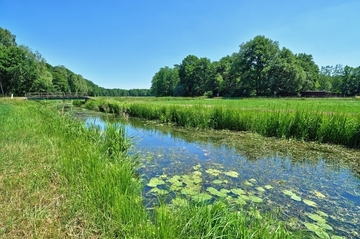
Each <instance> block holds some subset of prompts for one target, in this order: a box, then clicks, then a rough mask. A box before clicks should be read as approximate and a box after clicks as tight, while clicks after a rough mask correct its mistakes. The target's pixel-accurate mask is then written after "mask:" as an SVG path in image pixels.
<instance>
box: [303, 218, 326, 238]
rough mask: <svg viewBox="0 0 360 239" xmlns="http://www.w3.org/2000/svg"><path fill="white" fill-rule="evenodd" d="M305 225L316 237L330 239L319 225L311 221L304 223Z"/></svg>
mask: <svg viewBox="0 0 360 239" xmlns="http://www.w3.org/2000/svg"><path fill="white" fill-rule="evenodd" d="M304 225H305V227H306V228H307V229H308V230H309V231H312V232H314V233H315V234H316V235H317V236H318V237H320V238H324V239H330V236H329V234H327V233H326V232H325V231H324V230H323V229H322V228H321V227H319V226H318V225H316V224H313V223H308V222H306V223H304Z"/></svg>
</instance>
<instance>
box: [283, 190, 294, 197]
mask: <svg viewBox="0 0 360 239" xmlns="http://www.w3.org/2000/svg"><path fill="white" fill-rule="evenodd" d="M282 192H283V194H285V195H288V196H290V197H291V196H293V195H296V194H295V193H293V192H291V191H290V190H283V191H282Z"/></svg>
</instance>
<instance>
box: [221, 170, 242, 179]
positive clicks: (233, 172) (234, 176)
mask: <svg viewBox="0 0 360 239" xmlns="http://www.w3.org/2000/svg"><path fill="white" fill-rule="evenodd" d="M224 174H225V175H227V176H229V177H232V178H237V177H239V173H238V172H235V171H229V172H225V173H224Z"/></svg>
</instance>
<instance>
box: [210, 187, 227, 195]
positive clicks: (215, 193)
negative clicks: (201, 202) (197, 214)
mask: <svg viewBox="0 0 360 239" xmlns="http://www.w3.org/2000/svg"><path fill="white" fill-rule="evenodd" d="M206 191H208V192H209V193H211V194H212V195H215V196H218V197H226V195H227V193H225V192H221V191H219V190H217V189H216V188H213V187H208V188H207V189H206Z"/></svg>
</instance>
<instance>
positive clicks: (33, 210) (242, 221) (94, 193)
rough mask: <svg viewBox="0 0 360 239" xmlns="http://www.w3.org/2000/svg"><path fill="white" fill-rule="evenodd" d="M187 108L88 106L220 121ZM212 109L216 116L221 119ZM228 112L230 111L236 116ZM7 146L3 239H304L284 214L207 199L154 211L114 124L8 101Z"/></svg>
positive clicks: (2, 108)
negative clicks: (91, 123)
mask: <svg viewBox="0 0 360 239" xmlns="http://www.w3.org/2000/svg"><path fill="white" fill-rule="evenodd" d="M185 101H186V100H181V102H182V103H184V105H182V106H179V105H176V104H175V103H170V100H169V102H164V101H160V102H155V103H154V102H150V101H147V102H146V104H144V102H140V103H139V102H138V100H137V101H132V102H130V101H129V100H120V101H118V100H114V99H112V100H96V101H89V102H88V103H87V104H86V105H85V106H86V107H87V108H92V109H97V110H101V111H108V112H114V113H118V114H121V113H124V112H125V113H129V114H130V115H134V116H138V117H144V118H145V116H146V117H149V118H151V119H158V120H162V121H164V122H174V123H177V124H178V125H182V123H181V122H182V121H181V117H184V116H183V115H182V114H183V113H181V112H182V111H184V112H187V115H190V116H192V117H195V110H196V111H198V114H200V115H201V116H202V117H204V118H198V119H197V120H198V121H193V119H192V120H188V119H186V120H185V121H184V124H183V125H184V126H193V127H199V125H201V124H202V125H203V126H202V128H206V127H209V126H210V125H211V124H209V123H207V124H205V123H204V119H207V120H206V122H208V120H209V119H210V118H205V117H209V116H211V115H207V114H210V113H206V112H207V111H206V109H211V107H209V105H197V104H196V105H195V104H190V105H189V104H188V103H189V102H185ZM200 102H207V101H200ZM214 102H215V101H214ZM234 102H238V101H234ZM204 104H205V103H204ZM141 106H143V108H142V107H141ZM229 107H230V106H229ZM175 109H180V111H176V110H175ZM214 109H217V110H218V111H217V113H218V114H219V117H220V116H223V113H222V111H219V110H220V109H219V108H218V106H214ZM212 110H213V109H211V110H209V111H208V112H211V114H214V112H213V111H212ZM223 110H224V111H225V112H228V114H229V112H230V111H228V108H227V107H224V108H223ZM158 111H160V112H161V114H157V116H159V117H160V116H161V117H164V118H156V117H155V116H154V112H158ZM189 112H190V113H189ZM177 114H178V117H179V118H176V117H177ZM319 114H320V113H319ZM224 115H225V116H226V114H224ZM225 116H224V117H225ZM212 117H214V115H212ZM229 117H230V118H229V119H231V117H232V116H231V115H230V116H229ZM343 117H347V116H343ZM225 118H226V117H225ZM170 119H172V120H170ZM229 119H226V120H229ZM174 120H175V121H174ZM176 120H178V122H176ZM195 122H197V124H195ZM210 122H211V121H210ZM225 122H227V121H223V122H222V123H223V124H225ZM220 123H221V121H217V123H216V124H214V121H213V122H212V125H213V126H214V125H218V127H217V128H221V127H220V125H221V124H220ZM234 125H235V124H234ZM0 145H1V147H0V237H1V238H73V237H76V238H164V239H168V238H299V237H301V235H302V233H301V232H290V231H289V230H288V229H287V228H286V226H285V225H284V224H283V223H282V222H280V221H279V220H278V219H277V216H276V212H269V213H268V214H265V215H261V216H259V215H258V214H257V213H254V211H251V210H250V211H244V210H242V209H241V208H238V207H233V206H232V205H230V204H228V203H227V202H226V201H221V200H220V201H216V202H214V203H211V204H210V203H208V202H207V201H206V200H205V201H204V200H200V202H199V201H192V200H190V199H188V198H184V197H183V198H181V197H179V198H176V199H174V200H172V202H171V203H169V204H165V203H162V201H161V200H160V201H159V206H156V207H155V208H151V209H147V208H145V207H144V205H143V198H142V193H141V192H142V188H143V186H144V185H143V182H142V181H141V179H140V177H139V175H137V171H136V169H137V165H138V159H137V157H136V155H135V156H130V155H129V154H128V150H129V147H131V144H130V141H129V140H128V139H127V138H126V137H125V132H124V129H123V128H122V127H118V125H116V124H108V125H107V128H106V130H100V129H99V128H96V127H90V128H88V127H85V125H84V124H83V123H82V122H80V121H78V120H76V119H74V118H73V117H71V114H68V113H66V112H63V110H62V109H60V110H59V109H58V108H57V106H56V104H53V103H47V102H24V101H18V100H4V99H1V100H0ZM254 210H255V209H254Z"/></svg>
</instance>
